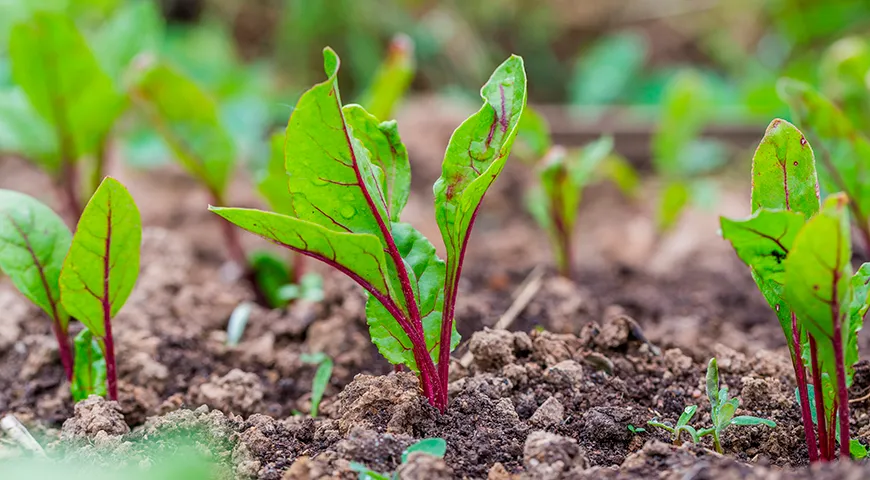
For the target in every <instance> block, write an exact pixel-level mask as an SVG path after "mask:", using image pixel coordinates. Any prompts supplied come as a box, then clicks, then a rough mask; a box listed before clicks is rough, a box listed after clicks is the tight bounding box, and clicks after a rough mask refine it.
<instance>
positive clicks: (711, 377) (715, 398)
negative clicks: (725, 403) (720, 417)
mask: <svg viewBox="0 0 870 480" xmlns="http://www.w3.org/2000/svg"><path fill="white" fill-rule="evenodd" d="M706 390H707V398H709V399H710V406H711V407H712V408H713V410H714V411H715V410H716V408H717V407H719V402H720V399H719V366H718V364H717V363H716V358H715V357H714V358H711V359H710V362H709V363H707V378H706Z"/></svg>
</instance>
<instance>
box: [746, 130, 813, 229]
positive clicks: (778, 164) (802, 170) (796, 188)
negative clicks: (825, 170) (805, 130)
mask: <svg viewBox="0 0 870 480" xmlns="http://www.w3.org/2000/svg"><path fill="white" fill-rule="evenodd" d="M759 208H768V209H777V210H789V211H792V212H800V213H802V214H804V216H805V217H806V218H810V217H812V216H813V215H815V214H816V213H818V211H819V180H818V177H817V175H816V161H815V158H814V155H813V149H812V147H810V144H809V142H807V139H806V138H805V137H804V135H803V134H802V133H801V132H800V130H798V129H797V128H796V127H795V126H794V125H792V124H791V123H788V122H787V121H785V120H782V119H779V118H777V119H775V120H773V121H772V122H770V125H769V126H768V127H767V130H766V131H765V132H764V137H763V138H762V139H761V143H759V144H758V148H757V149H756V150H755V155H754V156H753V157H752V211H753V212H755V211H756V210H758V209H759Z"/></svg>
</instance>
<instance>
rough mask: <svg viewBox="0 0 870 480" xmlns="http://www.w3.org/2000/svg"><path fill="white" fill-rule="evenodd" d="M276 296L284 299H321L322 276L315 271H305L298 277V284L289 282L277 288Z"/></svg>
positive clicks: (313, 300)
mask: <svg viewBox="0 0 870 480" xmlns="http://www.w3.org/2000/svg"><path fill="white" fill-rule="evenodd" d="M278 298H280V299H282V300H284V301H292V300H306V301H309V302H319V301H321V300H323V277H321V276H320V275H318V274H316V273H306V274H305V275H303V276H302V278H301V279H299V284H298V285H293V284H289V285H284V286H282V287H281V288H280V289H278Z"/></svg>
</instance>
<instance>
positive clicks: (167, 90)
mask: <svg viewBox="0 0 870 480" xmlns="http://www.w3.org/2000/svg"><path fill="white" fill-rule="evenodd" d="M130 95H131V97H132V98H133V101H134V103H135V104H136V106H137V107H138V109H139V110H140V111H141V112H142V113H143V115H144V116H145V118H146V119H147V120H148V122H149V123H150V124H151V126H152V127H153V128H154V129H155V130H156V131H157V132H158V133H159V134H160V136H161V138H162V139H163V141H164V142H165V143H166V144H167V145H168V146H169V148H170V150H172V152H173V154H174V155H175V157H176V159H177V160H178V162H179V163H180V164H181V165H182V166H183V167H184V168H185V169H186V170H187V171H188V173H190V174H191V175H193V176H194V177H196V179H197V180H199V181H200V182H202V183H203V184H205V185H206V187H207V188H208V189H209V190H210V191H211V193H212V194H213V195H214V196H216V197H217V198H216V199H215V201H222V197H223V195H224V192H225V190H226V187H227V183H228V182H229V179H230V175H231V173H232V171H233V167H234V164H235V155H236V152H235V147H234V144H233V139H232V137H231V136H230V134H229V133H228V132H227V131H226V129H225V128H224V127H223V125H222V124H221V122H220V116H219V112H218V107H217V103H216V102H215V100H214V99H213V98H212V97H211V96H210V95H209V94H208V93H206V92H205V91H204V90H202V89H201V88H200V87H199V86H198V85H196V84H195V83H194V82H193V81H192V80H190V79H189V78H187V77H186V76H184V75H183V74H181V73H180V72H178V71H177V70H175V69H173V68H172V67H170V66H169V65H167V64H165V63H162V62H156V61H149V62H142V64H141V65H138V69H137V71H136V72H135V79H133V80H132V85H131V86H130Z"/></svg>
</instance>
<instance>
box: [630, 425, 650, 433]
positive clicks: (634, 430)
mask: <svg viewBox="0 0 870 480" xmlns="http://www.w3.org/2000/svg"><path fill="white" fill-rule="evenodd" d="M628 431H629V432H631V433H633V434H635V435H639V434H641V433H644V432H646V429H645V428H643V427H635V426H634V425H632V424H630V423H629V424H628Z"/></svg>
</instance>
